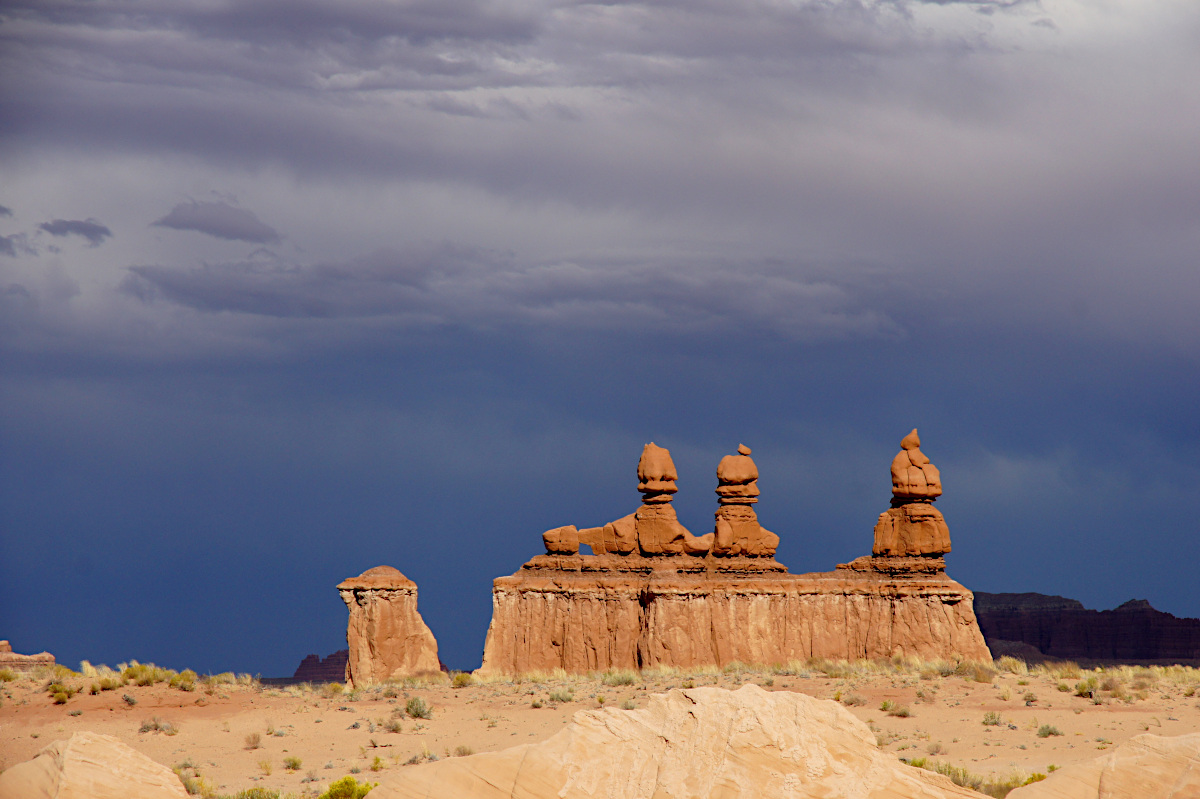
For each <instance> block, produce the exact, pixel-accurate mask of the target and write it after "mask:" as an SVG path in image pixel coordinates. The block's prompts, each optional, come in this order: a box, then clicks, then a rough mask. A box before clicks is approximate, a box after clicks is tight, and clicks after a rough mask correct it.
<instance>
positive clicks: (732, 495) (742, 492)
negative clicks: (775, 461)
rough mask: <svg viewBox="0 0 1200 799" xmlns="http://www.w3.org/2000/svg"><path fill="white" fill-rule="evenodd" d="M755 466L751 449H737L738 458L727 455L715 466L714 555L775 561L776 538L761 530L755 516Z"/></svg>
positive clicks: (742, 446) (770, 533) (756, 471)
mask: <svg viewBox="0 0 1200 799" xmlns="http://www.w3.org/2000/svg"><path fill="white" fill-rule="evenodd" d="M758 495H759V490H758V466H756V465H755V463H754V461H753V460H752V459H751V457H750V448H749V447H747V446H746V445H745V444H739V445H738V454H737V455H726V456H725V457H724V458H722V459H721V462H720V463H719V464H718V465H717V497H718V499H717V501H718V502H719V503H720V507H719V508H718V509H717V525H716V530H715V531H714V537H713V545H712V553H713V554H714V555H747V556H749V557H766V558H773V557H775V548H776V547H778V546H779V536H777V535H775V534H774V533H772V532H771V531H770V530H767V529H765V528H763V526H762V525H760V524H759V523H758V514H756V513H755V512H754V507H753V505H754V503H756V502H758Z"/></svg>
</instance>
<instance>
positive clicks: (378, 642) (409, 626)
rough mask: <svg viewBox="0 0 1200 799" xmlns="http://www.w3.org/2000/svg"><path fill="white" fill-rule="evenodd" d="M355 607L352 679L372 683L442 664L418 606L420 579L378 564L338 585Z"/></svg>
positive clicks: (350, 631)
mask: <svg viewBox="0 0 1200 799" xmlns="http://www.w3.org/2000/svg"><path fill="white" fill-rule="evenodd" d="M338 593H340V594H341V596H342V601H343V602H345V603H346V607H347V608H348V609H349V610H350V620H349V623H348V624H347V626H346V644H347V647H348V648H349V655H348V659H347V662H346V681H347V682H349V683H351V684H353V685H370V684H373V683H380V682H384V681H386V680H389V679H396V678H401V677H410V676H414V675H418V674H427V673H430V672H437V671H440V670H441V663H440V661H439V660H438V653H437V640H435V639H434V637H433V633H432V632H431V631H430V629H429V627H428V626H426V624H425V620H424V619H422V618H421V614H420V613H418V612H417V584H416V583H414V582H413V581H412V580H410V579H408V578H407V577H405V576H404V575H403V574H401V573H400V571H399V570H398V569H394V568H392V567H391V566H376V567H375V568H373V569H368V570H367V571H365V572H363V573H362V574H360V575H359V576H358V577H351V578H350V579H348V580H344V581H343V582H341V583H340V584H339V585H338Z"/></svg>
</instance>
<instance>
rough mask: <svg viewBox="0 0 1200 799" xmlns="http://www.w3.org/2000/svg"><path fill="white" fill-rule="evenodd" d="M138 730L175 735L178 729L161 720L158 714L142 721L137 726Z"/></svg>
mask: <svg viewBox="0 0 1200 799" xmlns="http://www.w3.org/2000/svg"><path fill="white" fill-rule="evenodd" d="M138 732H161V733H163V734H164V735H177V734H178V733H179V729H178V728H177V727H176V726H175V725H174V724H172V723H171V722H169V721H163V720H162V719H160V718H159V717H158V716H155V717H154V718H152V719H150V720H149V721H143V722H142V726H141V727H139V728H138Z"/></svg>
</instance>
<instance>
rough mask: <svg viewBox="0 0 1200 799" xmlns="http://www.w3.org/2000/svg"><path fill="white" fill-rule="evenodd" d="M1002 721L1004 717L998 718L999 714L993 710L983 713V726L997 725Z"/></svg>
mask: <svg viewBox="0 0 1200 799" xmlns="http://www.w3.org/2000/svg"><path fill="white" fill-rule="evenodd" d="M1003 723H1004V719H1002V718H1000V714H999V713H997V712H996V711H994V710H989V711H988V712H987V713H984V714H983V726H985V727H999V726H1000V725H1001V724H1003Z"/></svg>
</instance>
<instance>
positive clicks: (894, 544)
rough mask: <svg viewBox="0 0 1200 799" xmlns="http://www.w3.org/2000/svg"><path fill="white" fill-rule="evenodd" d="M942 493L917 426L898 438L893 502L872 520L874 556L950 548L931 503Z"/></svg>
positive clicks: (938, 475)
mask: <svg viewBox="0 0 1200 799" xmlns="http://www.w3.org/2000/svg"><path fill="white" fill-rule="evenodd" d="M941 495H942V475H941V473H940V472H939V471H938V469H937V467H936V466H934V465H933V463H931V462H930V460H929V458H928V457H927V456H926V455H925V453H923V452H921V439H920V438H919V437H918V436H917V430H916V428H913V431H912V432H911V433H909V434H908V435H907V436H905V437H904V438H903V439H902V440H901V441H900V452H899V454H897V455H896V457H895V458H894V459H893V460H892V506H891V507H890V508H888V509H887V510H886V511H884V512H883V513H881V514H880V515H879V521H878V522H876V524H875V547H874V549H873V552H874V554H875V555H877V556H884V557H905V556H917V557H920V556H926V555H930V556H938V555H944V554H946V553H947V552H949V551H950V530H949V528H948V527H947V526H946V520H945V518H944V517H943V516H942V514H941V511H939V510H938V509H937V508H935V507H933V502H934V500H935V499H937V498H938V497H940V496H941Z"/></svg>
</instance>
